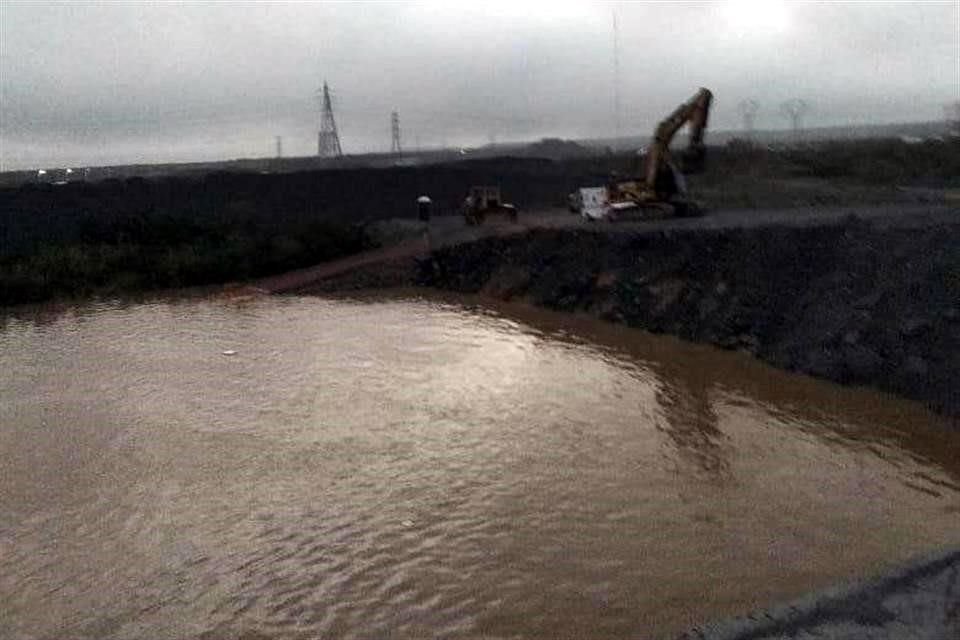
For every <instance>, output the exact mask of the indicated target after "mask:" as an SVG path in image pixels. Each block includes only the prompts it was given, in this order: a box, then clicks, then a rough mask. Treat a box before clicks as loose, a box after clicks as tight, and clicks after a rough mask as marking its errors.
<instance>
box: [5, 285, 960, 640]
mask: <svg viewBox="0 0 960 640" xmlns="http://www.w3.org/2000/svg"><path fill="white" fill-rule="evenodd" d="M225 351H235V352H236V353H235V354H234V355H224V352H225ZM0 418H2V419H0V563H2V565H0V637H2V638H7V639H11V640H14V639H24V638H50V639H53V638H98V639H99V638H108V639H119V638H124V639H126V638H130V639H133V638H137V639H139V638H156V639H164V638H171V639H173V638H190V639H194V638H196V639H201V638H202V639H204V640H211V639H221V638H222V639H226V638H247V639H253V638H258V639H267V638H269V639H273V638H304V639H305V638H421V637H430V638H433V637H444V638H626V637H634V638H647V637H665V636H669V635H671V634H673V633H674V632H677V631H680V630H683V629H684V628H687V627H689V626H690V625H692V624H695V623H698V622H701V621H704V620H709V619H713V618H717V617H724V616H728V615H732V614H739V613H743V612H745V611H748V610H751V609H753V608H756V607H760V606H763V605H768V604H772V603H774V602H777V601H780V600H782V599H785V598H791V597H794V596H797V595H799V594H802V593H803V592H805V591H807V590H809V589H813V588H817V587H822V586H826V585H829V584H832V583H835V582H836V581H838V580H841V581H842V580H847V579H850V578H854V577H857V576H864V575H868V574H872V573H875V572H877V571H880V570H882V569H883V568H885V567H888V566H891V565H893V564H897V563H899V562H901V561H903V560H905V559H907V558H909V557H911V556H913V555H915V554H918V553H925V552H930V551H933V550H938V549H943V548H946V547H950V546H953V545H957V544H960V442H958V440H960V438H958V437H957V436H956V434H955V433H952V432H949V431H947V430H944V429H941V428H939V427H940V425H938V419H937V418H936V417H935V416H933V415H931V414H929V413H927V412H925V411H924V410H923V409H922V408H920V407H919V406H918V405H915V404H913V403H910V402H906V401H903V400H899V399H896V398H892V397H890V396H886V395H883V394H879V393H873V392H870V391H864V390H851V389H845V388H842V387H838V386H835V385H831V384H828V383H823V382H819V381H815V380H812V379H809V378H805V377H800V376H794V375H790V374H787V373H783V372H779V371H776V370H773V369H771V368H769V367H766V366H764V365H762V364H760V363H758V362H755V361H753V360H751V359H750V358H748V357H746V356H741V355H739V354H734V353H726V352H720V351H717V350H715V349H712V348H706V347H699V346H694V345H689V344H684V343H682V342H680V341H678V340H674V339H671V338H668V337H662V336H651V335H648V334H644V333H642V332H637V331H630V330H626V329H621V328H617V327H612V326H608V325H604V324H602V323H599V322H596V321H593V320H588V319H582V318H577V317H570V316H562V315H557V314H551V313H548V312H545V311H541V310H533V309H529V308H524V307H504V306H501V307H496V308H494V307H490V306H486V305H485V303H484V304H481V303H479V302H478V301H477V300H474V299H469V298H449V297H445V298H437V297H422V296H419V294H416V293H410V292H407V293H404V294H402V295H399V296H398V295H396V294H392V295H390V296H388V297H367V298H363V299H352V300H351V299H337V300H328V299H320V298H311V297H287V298H277V297H263V298H253V299H247V300H227V299H215V298H210V297H206V298H195V299H194V298H187V299H181V300H166V301H164V300H160V301H153V302H139V303H128V304H120V303H99V304H89V305H85V306H78V307H75V308H70V309H66V310H61V311H59V312H57V313H55V314H50V313H47V312H43V311H38V312H36V313H30V312H24V311H21V312H19V313H18V314H17V315H16V316H9V315H8V316H6V317H4V318H3V319H2V323H0Z"/></svg>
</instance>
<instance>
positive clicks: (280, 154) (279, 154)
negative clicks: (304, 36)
mask: <svg viewBox="0 0 960 640" xmlns="http://www.w3.org/2000/svg"><path fill="white" fill-rule="evenodd" d="M276 139H277V157H278V158H282V157H283V136H276Z"/></svg>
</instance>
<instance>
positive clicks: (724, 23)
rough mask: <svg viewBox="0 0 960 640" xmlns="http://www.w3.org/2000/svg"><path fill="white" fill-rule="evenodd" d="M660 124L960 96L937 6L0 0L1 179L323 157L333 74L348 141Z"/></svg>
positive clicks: (603, 132) (944, 20)
mask: <svg viewBox="0 0 960 640" xmlns="http://www.w3.org/2000/svg"><path fill="white" fill-rule="evenodd" d="M614 13H616V15H617V20H618V26H619V36H620V37H619V40H620V55H619V58H620V74H619V77H620V85H621V89H620V96H621V98H620V104H621V122H622V127H621V129H622V131H623V133H624V134H648V133H649V132H650V131H651V130H652V128H653V127H654V125H655V124H656V122H657V121H658V120H659V119H660V118H662V117H663V116H664V115H665V114H666V113H667V112H668V111H669V110H670V109H672V108H673V107H674V106H676V105H677V104H678V103H680V102H681V101H683V100H685V99H686V98H687V97H689V96H690V95H691V94H692V93H693V92H694V91H695V90H696V89H697V87H699V86H706V87H709V88H710V89H712V90H713V91H714V94H715V107H714V111H713V114H712V120H711V126H712V127H713V128H719V129H724V128H735V127H738V126H740V116H739V113H738V109H737V105H738V103H739V102H740V101H741V100H743V99H746V98H753V99H756V100H757V101H759V102H760V104H761V110H760V112H759V114H758V116H757V127H758V128H767V127H770V128H783V127H785V126H786V124H787V123H786V121H785V119H784V117H783V116H782V115H781V113H780V111H779V107H778V105H779V104H780V103H781V102H783V101H784V100H786V99H788V98H793V97H802V98H805V99H807V100H808V101H809V102H810V104H811V105H812V109H811V111H810V114H809V116H808V117H807V123H808V124H810V125H817V124H846V123H871V122H897V121H921V120H937V119H940V118H942V117H943V107H944V105H945V104H946V103H948V102H950V101H955V100H960V0H952V1H946V2H913V3H891V2H858V3H849V2H848V3H839V2H827V3H823V2H821V3H813V2H777V1H776V0H765V1H760V2H723V1H719V2H670V3H653V2H632V3H596V2H523V1H522V0H514V1H513V2H505V3H486V2H484V3H480V2H475V3H459V2H422V3H401V2H389V3H388V2H379V3H378V2H344V3H293V2H291V3H279V2H216V3H214V2H190V3H172V2H171V3H166V2H165V3H160V2H149V3H147V2H143V3H141V2H133V1H117V2H100V3H84V2H70V3H63V4H48V3H39V2H13V1H10V0H0V90H2V95H0V162H2V168H3V169H5V170H9V169H16V168H28V167H43V166H64V165H94V164H111V163H129V162H143V161H156V162H161V161H190V160H206V159H226V158H236V157H258V156H270V155H272V154H273V153H274V136H277V135H280V136H283V145H284V152H285V155H307V154H311V153H313V152H314V151H315V147H316V130H317V123H318V115H317V112H318V103H317V100H316V96H315V92H316V90H317V88H318V87H319V85H320V83H321V82H322V80H323V79H324V78H326V79H327V81H328V82H329V83H330V86H331V88H332V90H333V92H334V98H335V103H334V106H335V112H336V117H337V124H338V126H339V128H340V135H341V141H342V144H343V147H344V151H345V152H347V153H350V152H363V151H378V150H387V149H389V145H390V111H391V110H394V109H396V110H397V111H398V112H399V114H400V123H401V129H402V132H403V141H404V144H405V146H407V147H413V146H415V145H417V144H419V145H420V146H421V147H428V146H435V145H440V144H443V143H447V144H451V145H452V144H462V145H472V144H484V143H486V142H488V141H489V140H490V139H496V140H498V141H506V140H517V139H532V138H539V137H544V136H561V137H600V136H608V135H612V134H613V133H614V130H615V117H614V107H613V104H614V100H613V80H614V71H613V36H612V33H613V30H612V16H613V14H614Z"/></svg>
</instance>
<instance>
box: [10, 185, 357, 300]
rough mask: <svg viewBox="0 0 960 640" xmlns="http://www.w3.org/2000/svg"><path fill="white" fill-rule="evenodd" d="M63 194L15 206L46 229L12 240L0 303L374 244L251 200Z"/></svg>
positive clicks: (248, 269) (240, 273)
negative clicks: (177, 204)
mask: <svg viewBox="0 0 960 640" xmlns="http://www.w3.org/2000/svg"><path fill="white" fill-rule="evenodd" d="M68 195H69V194H68ZM127 195H129V194H127ZM63 200H64V198H63V197H61V198H59V201H58V202H57V207H59V208H58V209H56V210H55V211H53V212H51V211H49V210H47V211H44V210H42V209H40V210H38V209H39V208H33V209H34V210H32V211H27V212H23V211H19V212H16V213H17V214H18V215H19V216H21V217H22V216H29V219H31V220H34V225H35V226H37V228H38V231H37V233H33V234H28V233H21V234H20V235H19V236H18V237H17V238H16V239H17V240H19V241H20V242H18V243H14V242H10V243H5V244H6V246H5V247H4V249H5V251H4V253H3V255H0V304H2V305H11V304H18V303H24V302H38V301H43V300H47V299H50V298H60V297H70V298H73V297H83V296H89V295H95V294H103V295H109V294H115V293H119V292H123V291H133V290H144V289H160V288H172V287H184V286H195V285H204V284H212V283H220V282H227V281H239V280H244V279H249V278H255V277H259V276H264V275H269V274H274V273H280V272H283V271H287V270H290V269H296V268H300V267H305V266H309V265H312V264H316V263H318V262H323V261H325V260H331V259H335V258H338V257H341V256H344V255H348V254H351V253H356V252H359V251H362V250H364V249H367V248H370V247H371V246H372V245H373V243H372V241H371V240H370V238H369V237H368V236H367V234H366V233H365V232H364V231H363V229H362V228H361V227H359V226H356V225H351V224H347V223H342V222H334V221H329V220H322V219H316V217H311V216H308V215H287V216H283V215H266V214H265V213H264V212H259V211H257V210H256V208H255V207H253V206H252V205H250V204H245V203H243V202H229V203H227V204H225V205H224V206H221V207H215V208H213V209H211V210H208V212H207V213H205V214H204V213H201V212H199V211H197V210H195V209H194V208H192V207H182V208H180V209H172V208H169V207H162V208H161V207H157V206H155V204H154V203H152V202H149V201H148V202H147V203H146V204H144V203H142V202H141V203H140V206H136V205H135V203H132V202H129V200H130V199H129V198H122V199H121V200H123V201H127V204H129V205H130V209H131V211H130V212H129V213H124V212H123V211H122V207H119V208H118V207H116V205H117V201H116V200H109V199H106V200H104V201H103V203H102V204H103V205H104V207H103V208H104V209H105V210H100V211H97V210H95V209H92V208H82V209H79V210H77V209H76V208H75V207H76V204H77V203H76V202H74V201H73V199H71V198H69V197H67V200H68V201H67V202H64V201H63ZM21 204H22V200H21ZM47 204H49V202H47ZM108 204H109V205H110V206H106V205H108ZM19 230H21V231H23V224H21V225H20V229H19ZM7 235H8V236H9V235H10V233H9V231H8V232H7Z"/></svg>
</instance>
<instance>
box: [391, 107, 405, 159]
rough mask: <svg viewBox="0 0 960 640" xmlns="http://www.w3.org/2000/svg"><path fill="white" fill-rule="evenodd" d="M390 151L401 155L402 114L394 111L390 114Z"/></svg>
mask: <svg viewBox="0 0 960 640" xmlns="http://www.w3.org/2000/svg"><path fill="white" fill-rule="evenodd" d="M390 137H391V140H390V153H395V154H397V155H400V154H401V153H402V150H401V149H400V115H399V114H398V113H397V112H396V111H393V112H392V113H391V114H390Z"/></svg>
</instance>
